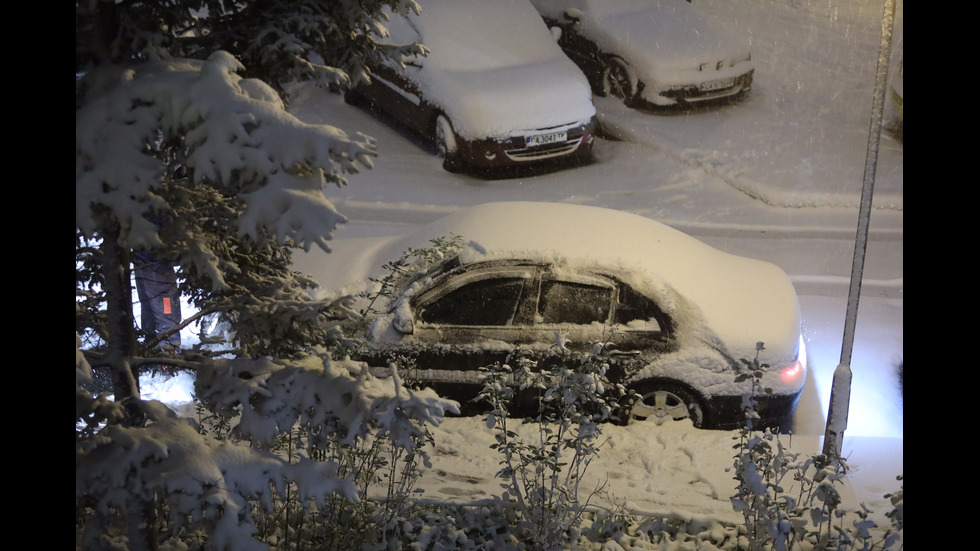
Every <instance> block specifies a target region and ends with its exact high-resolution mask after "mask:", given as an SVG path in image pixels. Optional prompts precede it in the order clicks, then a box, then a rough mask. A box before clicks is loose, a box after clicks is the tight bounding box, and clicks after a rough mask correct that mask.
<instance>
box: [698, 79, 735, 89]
mask: <svg viewBox="0 0 980 551" xmlns="http://www.w3.org/2000/svg"><path fill="white" fill-rule="evenodd" d="M734 85H735V77H729V78H723V79H721V80H712V81H710V82H702V83H701V85H700V86H698V89H699V90H701V91H702V92H709V91H711V90H721V89H722V88H731V87H732V86H734Z"/></svg>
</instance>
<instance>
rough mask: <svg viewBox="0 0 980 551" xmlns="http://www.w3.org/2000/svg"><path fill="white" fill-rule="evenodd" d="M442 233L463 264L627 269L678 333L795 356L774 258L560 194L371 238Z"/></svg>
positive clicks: (382, 254) (796, 323)
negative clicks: (517, 262) (457, 244)
mask: <svg viewBox="0 0 980 551" xmlns="http://www.w3.org/2000/svg"><path fill="white" fill-rule="evenodd" d="M451 235H458V236H460V237H462V239H463V241H464V242H466V243H468V245H467V247H466V248H465V249H464V250H463V251H462V252H461V254H460V260H461V261H462V262H464V263H468V262H478V261H483V260H492V259H497V258H518V259H526V260H543V261H548V262H555V263H557V264H559V265H568V266H571V267H589V268H592V269H596V268H602V269H604V270H606V271H608V272H609V273H612V274H616V273H618V274H632V277H631V279H629V280H628V281H629V282H630V283H631V284H633V285H637V290H639V291H641V292H644V291H645V292H652V293H654V295H653V296H654V298H658V299H659V300H661V301H664V300H666V301H668V303H667V304H663V303H662V304H661V307H662V308H664V309H665V310H666V311H667V313H668V314H670V315H672V317H674V319H675V321H676V322H678V323H679V324H680V326H679V327H678V328H677V330H678V332H681V331H682V330H685V329H686V332H687V335H686V337H692V334H693V333H697V335H693V336H694V337H695V338H697V339H699V340H701V341H702V342H718V343H720V344H722V345H723V346H725V347H726V348H728V353H729V354H731V355H732V357H734V358H738V357H745V358H750V357H752V355H753V354H754V350H755V343H757V342H760V341H761V342H764V343H765V344H766V348H767V350H768V351H769V354H771V355H772V357H773V358H774V359H778V360H780V361H785V360H790V361H792V360H793V359H795V354H796V344H797V343H798V337H799V331H800V310H799V304H798V301H797V297H796V292H795V290H794V288H793V285H792V283H791V282H790V280H789V278H788V277H787V276H786V274H785V273H784V272H783V271H782V270H781V269H780V268H779V267H777V266H775V265H773V264H770V263H768V262H763V261H760V260H754V259H750V258H745V257H740V256H735V255H731V254H728V253H725V252H722V251H719V250H717V249H714V248H713V247H710V246H709V245H707V244H705V243H702V242H700V241H698V240H697V239H694V238H693V237H690V236H688V235H686V234H683V233H681V232H679V231H677V230H674V229H673V228H670V227H668V226H665V225H663V224H660V223H658V222H655V221H653V220H651V219H649V218H644V217H642V216H638V215H634V214H629V213H625V212H621V211H615V210H610V209H604V208H599V207H591V206H583V205H573V204H564V203H561V204H559V203H539V202H499V203H486V204H483V205H479V206H476V207H471V208H467V209H462V210H460V211H458V212H457V213H455V214H452V215H449V216H447V217H445V218H443V219H441V220H437V221H435V222H433V223H432V224H429V225H427V226H424V227H423V228H421V229H420V230H418V231H416V232H414V233H412V234H409V235H407V236H405V237H404V238H402V239H398V240H395V241H394V242H391V243H388V244H387V245H385V246H382V247H380V248H379V249H378V250H377V254H378V256H377V257H376V258H375V262H376V263H377V265H378V266H380V265H381V264H383V263H384V262H389V261H391V260H396V259H398V258H400V257H401V255H402V253H403V252H404V251H406V250H409V249H410V248H415V249H419V248H425V247H427V246H430V240H432V239H437V238H443V237H448V236H451ZM665 290H666V291H665ZM671 301H672V302H671ZM681 326H686V327H681ZM702 326H703V328H706V329H707V331H704V332H702ZM679 336H681V335H679ZM767 355H768V354H767Z"/></svg>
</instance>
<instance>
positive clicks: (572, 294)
mask: <svg viewBox="0 0 980 551" xmlns="http://www.w3.org/2000/svg"><path fill="white" fill-rule="evenodd" d="M612 296H613V289H612V288H608V287H597V286H594V285H587V284H583V283H572V282H568V281H543V282H541V296H540V298H539V300H538V322H539V323H574V324H583V325H584V324H590V323H592V322H599V323H605V322H607V321H608V320H609V310H610V308H611V306H612Z"/></svg>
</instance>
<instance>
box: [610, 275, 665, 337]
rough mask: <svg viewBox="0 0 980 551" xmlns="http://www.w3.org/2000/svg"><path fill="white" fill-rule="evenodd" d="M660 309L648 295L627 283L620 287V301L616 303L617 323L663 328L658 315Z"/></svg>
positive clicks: (653, 329)
mask: <svg viewBox="0 0 980 551" xmlns="http://www.w3.org/2000/svg"><path fill="white" fill-rule="evenodd" d="M658 314H660V309H659V308H658V307H657V305H656V303H654V302H653V301H652V300H650V299H649V298H648V297H646V296H644V295H641V294H640V293H637V292H636V291H634V290H633V289H632V288H630V287H629V286H627V285H623V286H622V287H620V289H619V302H618V303H617V305H616V320H615V323H616V324H617V325H624V326H629V327H636V328H643V329H645V330H651V331H656V330H661V329H662V328H661V327H660V323H659V322H658V321H657V319H656V318H657V316H658Z"/></svg>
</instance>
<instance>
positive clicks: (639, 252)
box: [300, 202, 806, 428]
mask: <svg viewBox="0 0 980 551" xmlns="http://www.w3.org/2000/svg"><path fill="white" fill-rule="evenodd" d="M452 236H454V237H455V238H456V239H458V240H459V242H460V243H461V246H460V247H458V248H457V249H456V250H452V251H450V252H447V250H446V249H441V250H440V252H439V254H431V253H427V254H417V253H418V251H431V250H432V243H436V242H442V241H444V240H445V239H446V238H447V237H452ZM405 252H410V253H411V254H409V255H408V257H406V256H405V255H404V253H405ZM358 253H359V258H360V259H359V260H358V262H357V263H358V264H360V265H361V266H364V265H376V266H381V265H384V264H387V265H388V267H389V271H388V272H387V273H388V274H393V273H402V274H412V275H410V276H406V277H403V278H401V280H399V279H398V278H394V279H386V278H385V277H383V275H384V274H383V273H381V272H378V273H375V274H374V276H373V278H372V279H371V280H372V281H373V282H375V283H377V282H382V281H383V282H385V284H386V286H387V288H388V289H390V291H387V292H385V293H382V296H383V298H386V299H388V301H387V303H386V304H384V305H382V302H375V304H374V308H373V309H374V310H376V312H377V314H376V315H373V316H369V317H368V319H367V320H366V321H367V323H366V325H364V326H363V327H362V329H363V334H362V335H352V336H360V337H362V338H363V339H364V344H363V348H362V350H361V353H360V357H361V358H362V359H364V360H366V361H367V362H368V363H369V364H371V365H373V366H375V367H378V368H390V366H391V365H394V366H396V367H397V368H398V370H399V371H400V375H401V376H402V378H403V379H411V380H416V381H419V382H421V383H423V384H425V385H426V386H431V387H432V388H434V389H435V390H436V391H437V392H439V393H440V394H442V395H443V396H445V397H449V398H453V399H456V400H459V401H460V402H461V403H462V404H464V405H465V404H467V402H468V400H470V399H471V398H472V397H474V396H475V395H476V393H477V392H478V390H479V389H480V383H481V379H482V377H483V376H484V375H485V372H484V371H481V370H480V368H481V367H486V366H490V365H493V364H494V363H495V362H505V361H507V359H508V357H509V356H511V355H512V354H514V353H515V351H516V350H518V349H519V350H520V351H521V353H522V354H524V355H526V356H530V357H532V358H535V360H536V361H538V364H539V365H548V364H549V362H554V361H558V360H559V359H560V358H563V357H567V356H566V355H567V354H576V353H577V354H595V353H597V351H598V353H600V354H601V355H602V357H603V358H604V359H605V360H606V361H608V362H609V365H610V369H609V372H608V375H609V377H610V379H612V380H613V382H616V383H623V384H624V385H625V386H627V387H628V388H631V389H633V390H635V391H636V392H637V393H638V394H639V396H640V398H641V400H640V401H639V402H638V403H636V404H635V405H634V406H633V407H632V411H631V418H632V419H634V420H637V419H651V418H652V419H690V420H691V421H692V422H693V423H694V425H695V426H699V427H710V428H729V427H733V426H736V425H739V424H740V423H742V422H744V410H743V401H742V400H743V396H752V397H754V398H755V399H756V400H757V406H756V409H757V411H758V413H759V414H760V416H761V419H760V420H759V424H760V426H761V425H767V426H775V425H781V426H783V427H785V426H787V424H788V423H789V420H790V419H791V416H792V413H793V411H794V409H795V407H796V404H797V401H798V399H799V396H800V393H801V391H802V389H803V384H804V380H805V377H806V367H805V353H804V351H803V350H802V342H803V341H802V338H801V333H800V331H801V321H800V310H799V306H798V302H797V297H796V293H795V290H794V288H793V285H792V283H791V282H790V280H789V278H788V277H787V276H786V274H785V273H784V272H783V271H782V270H781V269H780V268H778V267H777V266H775V265H772V264H769V263H766V262H762V261H759V260H754V259H749V258H744V257H739V256H734V255H731V254H727V253H724V252H722V251H719V250H717V249H714V248H712V247H710V246H708V245H706V244H704V243H702V242H700V241H698V240H696V239H694V238H692V237H690V236H688V235H686V234H683V233H681V232H679V231H677V230H674V229H672V228H670V227H668V226H665V225H663V224H660V223H658V222H655V221H653V220H650V219H648V218H644V217H642V216H638V215H634V214H628V213H624V212H621V211H615V210H609V209H603V208H598V207H590V206H582V205H573V204H555V203H538V202H500V203H487V204H483V205H480V206H475V207H471V208H466V209H462V210H460V211H458V212H456V213H455V214H451V215H449V216H447V217H445V218H443V219H441V220H438V221H435V222H433V223H431V224H429V225H426V226H422V227H421V229H419V230H417V231H415V232H413V233H410V234H408V235H406V236H404V237H398V238H391V239H390V240H388V241H385V242H383V243H382V244H381V245H379V246H376V247H373V248H371V247H358ZM332 256H333V255H330V257H332ZM330 257H327V258H326V259H325V260H324V261H323V263H324V264H325V263H327V262H329V263H331V265H333V266H338V265H339V266H344V267H346V268H348V269H354V267H355V266H356V264H351V263H347V262H346V261H345V260H342V259H339V258H337V259H334V258H330ZM409 257H413V258H425V259H426V260H427V264H426V265H425V266H423V267H421V268H420V269H416V270H413V269H412V265H413V262H412V261H408V260H405V259H406V258H409ZM393 266H397V267H398V269H397V270H391V268H392V267H393ZM300 267H301V269H303V270H304V271H307V272H309V273H311V274H312V275H313V276H314V278H315V279H320V280H321V281H322V280H323V279H324V278H323V277H322V275H321V276H318V274H317V272H318V267H317V266H316V265H310V264H309V262H308V261H307V264H306V265H301V266H300ZM322 282H323V283H324V284H329V283H330V282H327V281H322ZM365 288H366V287H365ZM350 289H351V288H348V289H347V291H346V292H350ZM370 294H371V293H368V295H370ZM556 337H557V340H558V341H559V342H557V343H556ZM556 344H557V346H556ZM597 345H599V346H598V348H597ZM743 360H745V361H743ZM756 361H757V362H759V365H763V364H764V365H767V366H768V367H767V368H766V369H764V375H763V376H762V378H761V380H758V381H755V383H754V382H753V381H752V378H751V377H748V378H746V377H745V376H746V375H750V374H751V373H750V369H749V367H750V364H753V362H756ZM746 362H748V363H746ZM739 379H745V380H739ZM623 417H624V418H625V417H627V416H626V415H624V416H623Z"/></svg>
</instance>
